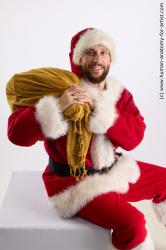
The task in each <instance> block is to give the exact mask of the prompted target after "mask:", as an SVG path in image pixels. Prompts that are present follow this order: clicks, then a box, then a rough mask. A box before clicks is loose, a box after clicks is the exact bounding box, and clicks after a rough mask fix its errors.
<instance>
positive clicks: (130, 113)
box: [106, 89, 146, 150]
mask: <svg viewBox="0 0 166 250" xmlns="http://www.w3.org/2000/svg"><path fill="white" fill-rule="evenodd" d="M117 112H118V118H117V119H116V121H115V123H114V124H113V125H112V126H111V127H110V128H109V129H108V130H107V132H106V135H107V137H108V138H110V139H111V141H112V142H113V143H114V144H115V146H117V147H118V146H119V147H121V148H123V149H125V150H132V149H134V148H135V147H136V146H137V145H138V144H139V143H140V142H141V141H142V139H143V137H144V131H145V128H146V125H145V123H144V118H143V117H142V115H141V114H140V112H139V110H138V108H137V106H136V105H135V103H134V100H133V96H132V95H131V93H130V92H129V91H128V90H126V89H125V90H124V91H123V93H122V96H121V98H120V100H119V101H118V103H117Z"/></svg>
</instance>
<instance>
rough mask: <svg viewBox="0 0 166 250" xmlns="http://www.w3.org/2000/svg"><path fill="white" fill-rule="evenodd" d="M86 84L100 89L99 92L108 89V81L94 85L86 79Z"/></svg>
mask: <svg viewBox="0 0 166 250" xmlns="http://www.w3.org/2000/svg"><path fill="white" fill-rule="evenodd" d="M84 80H85V81H86V82H88V84H90V85H91V86H93V87H95V88H97V89H99V90H104V89H105V88H106V81H105V80H104V81H102V82H100V83H93V82H90V81H89V80H87V79H84Z"/></svg>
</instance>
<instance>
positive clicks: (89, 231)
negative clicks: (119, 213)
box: [0, 172, 111, 250]
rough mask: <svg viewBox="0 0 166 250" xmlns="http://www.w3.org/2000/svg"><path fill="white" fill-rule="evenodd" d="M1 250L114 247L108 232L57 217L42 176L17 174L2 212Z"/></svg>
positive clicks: (99, 248)
mask: <svg viewBox="0 0 166 250" xmlns="http://www.w3.org/2000/svg"><path fill="white" fill-rule="evenodd" d="M0 250H111V243H110V240H109V233H108V231H107V230H105V229H103V228H101V227H99V226H96V225H94V224H92V223H90V222H87V221H85V220H83V219H80V218H74V219H70V220H63V219H61V218H59V217H58V216H57V214H56V212H55V211H54V210H53V209H52V208H50V207H49V206H48V203H47V195H46V191H45V188H44V186H43V182H42V178H41V172H14V173H13V175H12V178H11V182H10V185H9V188H8V191H7V194H6V197H5V199H4V202H3V205H2V207H1V209H0Z"/></svg>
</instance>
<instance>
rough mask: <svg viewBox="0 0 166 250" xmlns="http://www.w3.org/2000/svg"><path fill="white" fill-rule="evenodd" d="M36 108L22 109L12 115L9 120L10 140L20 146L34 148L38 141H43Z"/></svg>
mask: <svg viewBox="0 0 166 250" xmlns="http://www.w3.org/2000/svg"><path fill="white" fill-rule="evenodd" d="M35 111H36V109H35V107H23V108H22V107H21V108H18V109H17V110H16V111H15V112H14V113H12V114H11V115H10V117H9V119H8V131H7V132H8V138H9V140H10V141H11V142H12V143H14V144H16V145H19V146H32V145H33V144H35V143H36V142H37V141H38V140H43V139H44V135H43V133H42V130H41V127H40V124H39V123H38V122H37V120H36V118H35Z"/></svg>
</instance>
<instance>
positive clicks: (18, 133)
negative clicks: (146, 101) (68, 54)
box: [8, 78, 146, 217]
mask: <svg viewBox="0 0 166 250" xmlns="http://www.w3.org/2000/svg"><path fill="white" fill-rule="evenodd" d="M106 82H107V88H106V90H103V91H100V90H98V89H96V88H94V87H93V86H90V85H89V84H87V83H86V82H85V81H83V80H81V85H82V86H83V87H84V88H85V89H86V90H87V91H88V92H89V93H90V95H91V96H92V98H93V101H94V111H93V113H92V114H91V117H90V129H91V131H92V132H93V137H92V140H91V143H90V146H89V150H88V153H87V156H86V165H87V166H92V167H95V168H98V169H101V168H102V167H103V166H110V164H112V162H113V161H114V160H115V149H116V148H118V147H121V148H122V149H125V150H132V149H134V148H135V147H136V146H137V145H138V144H139V143H140V142H141V140H142V139H143V136H144V130H145V127H146V126H145V123H144V119H143V117H142V116H141V114H140V112H139V110H138V108H137V106H136V105H135V103H134V100H133V97H132V94H131V93H130V92H129V91H128V90H127V89H125V88H124V87H123V86H122V85H121V84H120V83H119V82H117V81H115V80H113V79H109V78H108V79H107V81H106ZM67 131H68V122H67V121H65V120H64V119H63V114H62V113H61V111H60V108H59V105H58V100H57V99H56V98H55V97H53V96H46V97H44V98H42V99H40V100H39V102H38V103H37V104H36V105H35V106H34V107H23V108H18V109H17V110H16V111H15V112H14V113H13V114H11V116H10V117H9V120H8V137H9V140H10V141H11V142H12V143H14V144H16V145H20V146H31V145H33V144H35V143H36V142H37V141H39V140H44V146H45V149H46V152H47V153H48V155H49V156H50V157H51V158H52V159H53V160H54V161H56V162H59V163H61V164H66V163H67V154H66V134H67ZM139 175H140V173H139V167H138V166H137V163H136V162H135V161H134V160H133V159H131V158H130V157H129V156H127V155H123V156H122V157H120V158H119V159H118V161H117V163H116V164H115V166H114V167H113V168H112V169H111V170H110V171H109V172H108V173H107V174H102V175H99V174H95V175H93V176H86V177H85V179H84V180H82V181H80V182H76V181H75V178H74V177H72V176H68V177H62V176H57V175H55V174H53V173H51V172H50V170H49V169H48V168H46V170H45V171H44V173H43V180H44V183H45V186H46V190H47V193H48V196H49V199H50V201H51V203H52V204H53V206H55V207H56V209H57V211H58V212H59V214H60V215H61V216H63V217H70V216H72V215H74V214H75V213H77V211H78V210H79V209H80V208H81V207H83V206H84V205H85V204H86V203H87V202H89V201H90V200H92V199H93V198H94V197H95V196H96V195H100V194H102V193H106V192H108V191H116V192H120V193H125V192H127V191H128V188H129V183H135V182H136V181H137V180H138V178H139ZM85 190H87V191H86V192H85ZM71 197H72V198H71Z"/></svg>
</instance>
